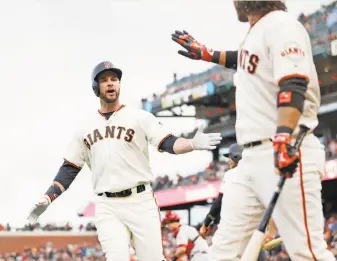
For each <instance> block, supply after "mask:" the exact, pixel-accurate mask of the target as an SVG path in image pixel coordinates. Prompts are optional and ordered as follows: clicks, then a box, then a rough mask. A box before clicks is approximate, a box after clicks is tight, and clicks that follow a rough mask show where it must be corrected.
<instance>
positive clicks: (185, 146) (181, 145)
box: [173, 138, 193, 154]
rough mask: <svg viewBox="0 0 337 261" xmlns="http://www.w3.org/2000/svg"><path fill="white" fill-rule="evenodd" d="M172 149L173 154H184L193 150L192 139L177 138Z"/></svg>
mask: <svg viewBox="0 0 337 261" xmlns="http://www.w3.org/2000/svg"><path fill="white" fill-rule="evenodd" d="M173 151H174V153H175V154H184V153H188V152H191V151H193V147H192V140H191V139H185V138H178V139H177V140H176V141H175V142H174V144H173Z"/></svg>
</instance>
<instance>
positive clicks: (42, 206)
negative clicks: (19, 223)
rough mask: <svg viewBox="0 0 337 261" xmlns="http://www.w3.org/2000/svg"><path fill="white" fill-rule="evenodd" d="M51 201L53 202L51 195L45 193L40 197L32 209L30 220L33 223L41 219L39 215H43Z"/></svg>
mask: <svg viewBox="0 0 337 261" xmlns="http://www.w3.org/2000/svg"><path fill="white" fill-rule="evenodd" d="M50 203H51V199H50V197H49V196H47V195H44V196H43V197H42V198H40V199H39V201H38V202H37V203H36V204H35V206H34V207H33V209H32V210H31V211H30V214H29V216H28V220H29V221H30V222H31V223H35V222H36V221H37V220H38V219H39V217H40V216H41V215H42V213H43V212H45V211H46V209H47V208H48V207H49V205H50Z"/></svg>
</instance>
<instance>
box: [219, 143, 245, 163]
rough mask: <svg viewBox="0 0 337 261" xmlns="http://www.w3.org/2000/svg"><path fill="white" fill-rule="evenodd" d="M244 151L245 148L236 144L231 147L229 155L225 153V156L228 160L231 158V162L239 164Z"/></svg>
mask: <svg viewBox="0 0 337 261" xmlns="http://www.w3.org/2000/svg"><path fill="white" fill-rule="evenodd" d="M242 151H243V148H242V147H241V146H240V145H239V144H237V143H234V144H232V145H230V146H229V150H228V153H225V154H223V155H224V156H225V157H226V158H230V159H231V160H233V161H235V162H236V163H238V162H239V161H240V160H241V158H242Z"/></svg>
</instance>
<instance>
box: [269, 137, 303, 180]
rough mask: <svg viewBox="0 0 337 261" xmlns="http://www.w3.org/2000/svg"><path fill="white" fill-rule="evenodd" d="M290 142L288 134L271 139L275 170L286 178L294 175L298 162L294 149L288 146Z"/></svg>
mask: <svg viewBox="0 0 337 261" xmlns="http://www.w3.org/2000/svg"><path fill="white" fill-rule="evenodd" d="M290 140H291V136H290V134H288V133H278V134H276V135H275V136H274V138H273V147H274V165H275V168H276V169H277V170H278V171H279V172H280V174H281V175H285V176H286V177H287V178H290V177H291V176H292V175H293V174H294V172H295V170H296V168H297V164H298V162H299V157H298V155H297V153H296V149H295V148H294V146H292V145H291V144H290Z"/></svg>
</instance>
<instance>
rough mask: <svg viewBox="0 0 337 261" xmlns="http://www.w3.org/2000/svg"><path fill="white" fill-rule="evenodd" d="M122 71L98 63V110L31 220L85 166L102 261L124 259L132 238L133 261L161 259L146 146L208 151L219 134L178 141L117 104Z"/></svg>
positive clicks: (140, 113)
mask: <svg viewBox="0 0 337 261" xmlns="http://www.w3.org/2000/svg"><path fill="white" fill-rule="evenodd" d="M121 78H122V71H121V70H120V69H118V68H116V67H115V66H114V65H113V64H112V63H111V62H102V63H99V64H98V65H97V66H96V67H95V68H94V70H93V73H92V87H93V91H94V93H95V94H96V96H97V97H99V99H100V103H101V108H100V109H99V110H98V111H96V112H93V114H92V115H88V117H87V118H86V120H85V122H83V124H81V125H80V127H79V129H78V131H77V132H76V134H75V136H74V137H73V139H72V141H71V142H70V145H69V147H68V149H67V150H66V153H65V155H64V163H63V165H62V166H61V168H60V170H59V172H58V174H57V175H56V177H55V179H54V182H53V183H52V185H51V186H50V188H49V189H48V190H47V192H46V193H45V195H44V196H43V197H42V198H41V199H40V200H39V201H38V202H37V203H36V204H35V206H34V208H33V209H32V211H31V213H30V215H29V219H30V220H31V221H32V222H34V221H36V220H37V219H38V217H39V216H40V215H41V214H42V213H43V212H44V211H45V210H46V209H47V207H48V206H49V205H50V204H51V203H52V202H53V201H54V200H55V199H56V198H57V197H59V196H60V195H61V194H62V193H63V192H64V191H65V190H67V189H68V188H69V186H70V185H71V183H72V182H73V180H74V179H75V177H76V175H77V174H78V173H79V172H80V170H81V169H82V167H83V166H84V164H85V163H86V164H87V165H88V167H89V168H90V170H91V172H92V183H93V189H94V192H95V194H96V195H97V202H96V222H95V223H96V228H97V233H98V239H99V241H100V243H101V245H102V248H103V250H104V252H105V253H106V257H107V260H108V261H112V260H116V261H117V260H118V261H129V259H130V254H129V243H130V238H131V237H132V240H133V243H134V247H135V250H136V254H137V257H138V259H139V261H161V260H164V259H165V258H164V256H163V248H162V238H161V224H160V222H161V220H160V214H159V209H158V206H157V204H156V200H155V198H154V196H153V191H152V189H151V185H150V182H151V181H152V179H153V175H152V172H151V169H150V164H149V151H148V144H149V143H150V144H151V145H153V146H155V147H156V148H158V150H159V151H166V152H168V153H172V154H182V153H188V152H191V151H193V150H212V149H215V148H216V145H218V144H219V143H220V141H221V137H220V133H211V134H204V133H203V132H202V131H201V130H198V131H197V133H196V134H195V136H194V138H193V139H184V138H178V137H175V136H174V135H172V134H171V133H170V132H169V131H168V130H166V129H165V128H164V126H163V125H162V124H161V123H160V122H158V120H157V119H156V118H155V116H154V115H152V114H151V113H149V112H146V111H144V110H141V109H134V108H131V107H128V106H124V105H121V104H120V101H119V93H120V81H121Z"/></svg>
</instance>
